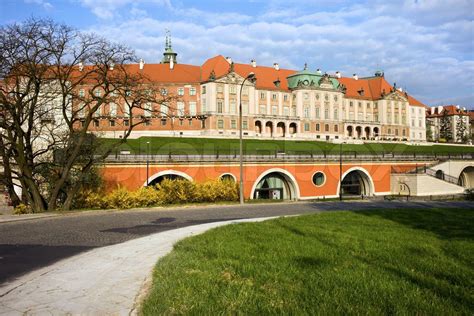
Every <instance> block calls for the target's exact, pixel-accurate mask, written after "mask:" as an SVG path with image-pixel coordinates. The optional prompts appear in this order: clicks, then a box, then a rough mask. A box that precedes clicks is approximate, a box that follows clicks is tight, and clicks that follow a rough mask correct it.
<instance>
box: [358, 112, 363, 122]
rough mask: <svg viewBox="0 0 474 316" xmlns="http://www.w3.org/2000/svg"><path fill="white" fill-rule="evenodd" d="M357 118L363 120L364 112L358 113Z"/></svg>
mask: <svg viewBox="0 0 474 316" xmlns="http://www.w3.org/2000/svg"><path fill="white" fill-rule="evenodd" d="M357 119H358V120H359V121H362V120H363V119H364V113H362V112H359V113H357Z"/></svg>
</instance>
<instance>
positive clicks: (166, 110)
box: [160, 103, 168, 115]
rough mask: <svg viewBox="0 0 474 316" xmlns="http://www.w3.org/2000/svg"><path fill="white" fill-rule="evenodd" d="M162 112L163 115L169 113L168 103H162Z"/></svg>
mask: <svg viewBox="0 0 474 316" xmlns="http://www.w3.org/2000/svg"><path fill="white" fill-rule="evenodd" d="M160 112H161V115H167V114H168V105H167V104H165V103H163V104H161V106H160Z"/></svg>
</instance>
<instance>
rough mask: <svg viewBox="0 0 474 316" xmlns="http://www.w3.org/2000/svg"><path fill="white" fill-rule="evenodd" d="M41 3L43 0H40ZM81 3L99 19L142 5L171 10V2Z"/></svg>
mask: <svg viewBox="0 0 474 316" xmlns="http://www.w3.org/2000/svg"><path fill="white" fill-rule="evenodd" d="M40 1H41V0H40ZM79 1H80V3H81V4H82V5H83V6H84V7H86V8H89V9H90V10H91V11H92V13H94V14H95V15H96V16H97V17H98V18H101V19H105V20H107V19H112V18H114V17H117V16H119V14H118V12H119V9H121V8H123V7H125V6H127V5H131V4H133V5H135V7H134V8H135V10H137V8H136V5H138V4H140V3H151V4H155V5H158V6H165V7H169V8H171V0H79Z"/></svg>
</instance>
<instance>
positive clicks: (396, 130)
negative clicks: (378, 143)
mask: <svg viewBox="0 0 474 316" xmlns="http://www.w3.org/2000/svg"><path fill="white" fill-rule="evenodd" d="M395 136H398V128H396V129H395Z"/></svg>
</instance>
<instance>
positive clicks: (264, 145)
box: [103, 137, 474, 155]
mask: <svg viewBox="0 0 474 316" xmlns="http://www.w3.org/2000/svg"><path fill="white" fill-rule="evenodd" d="M114 141H116V140H114V139H103V142H105V144H106V145H110V144H111V143H113V142H114ZM147 142H150V144H149V145H147ZM147 146H149V153H150V154H165V155H167V154H169V153H172V154H175V155H180V154H181V155H183V154H190V155H193V154H194V155H201V154H208V155H216V154H221V155H234V154H237V153H238V151H239V140H238V139H215V138H184V137H183V138H178V137H173V138H171V137H140V138H137V139H128V140H127V143H126V144H124V145H122V146H121V148H120V150H127V151H130V152H131V153H134V154H140V153H141V154H146V153H147V152H148V148H147ZM244 152H245V153H246V154H249V155H274V154H275V153H276V152H285V153H287V154H315V155H317V154H324V153H326V154H339V145H337V144H333V143H328V142H321V141H297V140H286V141H285V140H258V139H245V140H244ZM343 152H344V153H345V154H348V155H350V154H354V152H357V153H359V154H382V153H386V154H391V153H392V152H393V153H397V154H403V153H405V154H414V153H417V154H434V153H437V154H448V153H452V154H456V153H459V154H460V153H474V147H472V146H470V147H469V146H443V145H433V146H414V145H406V144H402V143H367V144H360V145H358V144H344V145H343Z"/></svg>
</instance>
